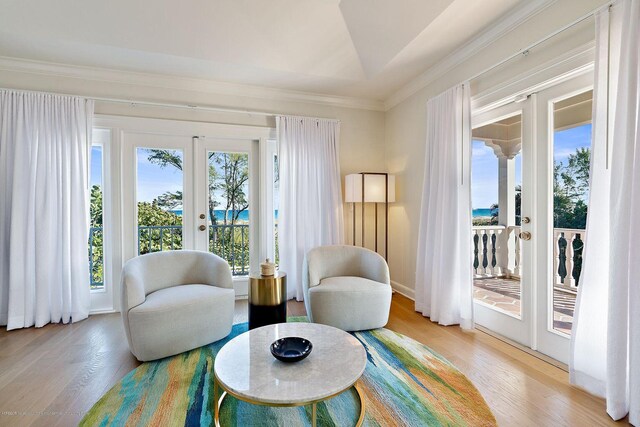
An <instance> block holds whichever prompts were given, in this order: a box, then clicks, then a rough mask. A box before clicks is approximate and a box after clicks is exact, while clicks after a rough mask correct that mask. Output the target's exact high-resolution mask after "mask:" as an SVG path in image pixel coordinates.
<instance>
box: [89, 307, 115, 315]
mask: <svg viewBox="0 0 640 427" xmlns="http://www.w3.org/2000/svg"><path fill="white" fill-rule="evenodd" d="M112 313H119V311H117V310H115V309H113V308H110V309H105V310H90V311H89V316H93V315H96V314H112Z"/></svg>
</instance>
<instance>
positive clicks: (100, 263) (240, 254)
mask: <svg viewBox="0 0 640 427" xmlns="http://www.w3.org/2000/svg"><path fill="white" fill-rule="evenodd" d="M102 245H103V238H102V227H91V228H90V229H89V272H90V276H91V280H90V282H91V289H100V288H102V287H103V286H104V256H103V249H102V248H103V246H102ZM178 249H182V225H157V226H139V227H138V255H144V254H147V253H150V252H161V251H166V250H178ZM209 251H210V252H212V253H214V254H216V255H218V256H220V257H221V258H224V259H225V260H226V261H227V262H228V263H229V266H230V267H231V273H232V274H233V275H234V276H246V275H248V274H249V224H230V225H215V226H210V227H209Z"/></svg>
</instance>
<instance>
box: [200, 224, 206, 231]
mask: <svg viewBox="0 0 640 427" xmlns="http://www.w3.org/2000/svg"><path fill="white" fill-rule="evenodd" d="M206 229H207V226H206V225H201V226H200V227H198V230H200V231H204V230H206Z"/></svg>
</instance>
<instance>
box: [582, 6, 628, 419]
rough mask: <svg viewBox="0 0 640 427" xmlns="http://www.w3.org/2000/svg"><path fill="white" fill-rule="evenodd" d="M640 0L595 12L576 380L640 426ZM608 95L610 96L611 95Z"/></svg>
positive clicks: (611, 412)
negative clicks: (587, 200) (592, 86)
mask: <svg viewBox="0 0 640 427" xmlns="http://www.w3.org/2000/svg"><path fill="white" fill-rule="evenodd" d="M639 41H640V1H638V0H622V1H619V2H617V3H615V4H614V5H613V6H612V7H611V8H610V9H608V8H607V9H605V10H603V11H600V12H598V13H597V15H596V64H595V69H596V73H595V87H594V106H593V139H592V154H591V156H592V160H591V175H590V179H591V183H590V198H589V213H588V219H587V230H586V236H587V239H586V241H585V249H584V256H583V266H584V267H583V270H582V278H581V281H580V287H579V289H578V299H577V305H576V312H575V317H574V323H573V331H572V342H571V358H570V376H571V382H572V383H573V384H576V385H578V386H580V387H583V388H585V389H587V390H588V391H590V392H592V393H594V394H597V395H599V396H603V397H606V399H607V412H608V413H609V415H610V416H611V417H612V418H614V419H616V420H617V419H621V418H623V417H624V416H625V415H627V414H629V421H630V422H631V423H632V424H634V425H640V310H639V309H638V307H640V246H639V244H638V243H639V242H640V221H638V215H637V214H638V212H640V42H639ZM607 94H608V96H607Z"/></svg>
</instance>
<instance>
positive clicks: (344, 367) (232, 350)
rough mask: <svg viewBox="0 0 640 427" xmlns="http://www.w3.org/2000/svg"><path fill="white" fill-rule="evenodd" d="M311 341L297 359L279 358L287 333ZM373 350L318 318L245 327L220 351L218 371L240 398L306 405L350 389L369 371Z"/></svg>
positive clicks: (216, 366)
mask: <svg viewBox="0 0 640 427" xmlns="http://www.w3.org/2000/svg"><path fill="white" fill-rule="evenodd" d="M293 336H297V337H302V338H306V339H307V340H309V341H311V344H313V350H312V351H311V354H309V356H308V357H307V358H306V359H304V360H302V361H300V362H295V363H285V362H281V361H279V360H277V359H276V358H275V357H273V355H272V354H271V351H270V346H271V343H272V342H274V341H275V340H277V339H280V338H284V337H293ZM366 364H367V353H366V351H365V349H364V347H363V346H362V344H361V343H360V341H358V340H357V339H356V338H355V337H354V336H353V335H351V334H348V333H347V332H344V331H343V330H341V329H337V328H334V327H332V326H326V325H320V324H315V323H280V324H276V325H269V326H263V327H261V328H257V329H253V330H251V331H249V332H245V333H243V334H241V335H239V336H237V337H235V338H234V339H232V340H231V341H229V342H228V343H227V344H225V345H224V346H223V347H222V349H220V351H219V352H218V354H217V356H216V359H215V363H214V372H215V375H216V378H217V379H218V381H219V383H221V384H222V385H223V386H224V388H225V389H227V390H228V391H230V392H231V393H232V394H235V395H237V396H238V397H241V398H244V399H247V400H249V401H253V402H258V403H264V404H274V405H277V404H302V403H307V402H311V401H316V400H322V399H325V398H328V397H330V396H333V395H334V394H336V393H340V392H342V391H344V390H346V389H348V388H349V387H350V386H351V385H353V384H354V383H355V382H356V381H357V380H358V378H360V376H361V375H362V373H363V372H364V368H365V366H366Z"/></svg>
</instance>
